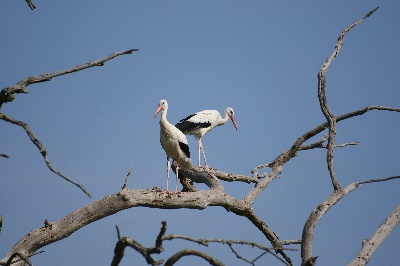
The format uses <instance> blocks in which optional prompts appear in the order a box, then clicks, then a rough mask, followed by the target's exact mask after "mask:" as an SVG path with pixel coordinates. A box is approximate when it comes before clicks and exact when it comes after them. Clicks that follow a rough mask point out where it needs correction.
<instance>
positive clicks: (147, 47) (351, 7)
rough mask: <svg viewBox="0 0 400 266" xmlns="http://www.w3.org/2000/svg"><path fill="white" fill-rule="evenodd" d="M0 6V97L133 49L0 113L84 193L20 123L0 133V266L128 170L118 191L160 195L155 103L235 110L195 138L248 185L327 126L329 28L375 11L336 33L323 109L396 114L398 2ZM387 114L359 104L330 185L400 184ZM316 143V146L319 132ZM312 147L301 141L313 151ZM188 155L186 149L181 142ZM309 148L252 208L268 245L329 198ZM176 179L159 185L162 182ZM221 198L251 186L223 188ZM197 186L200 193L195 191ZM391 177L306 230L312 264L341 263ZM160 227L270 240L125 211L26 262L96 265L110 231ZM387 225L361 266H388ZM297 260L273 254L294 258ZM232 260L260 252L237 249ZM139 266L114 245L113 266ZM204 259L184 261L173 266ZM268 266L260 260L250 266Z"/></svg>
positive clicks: (391, 188) (393, 247) (151, 231)
mask: <svg viewBox="0 0 400 266" xmlns="http://www.w3.org/2000/svg"><path fill="white" fill-rule="evenodd" d="M33 3H34V4H35V5H36V6H37V9H36V10H35V11H31V10H30V9H29V8H28V6H27V5H26V3H25V1H23V0H19V1H15V0H13V1H12V0H6V1H2V7H1V9H0V22H1V23H0V25H1V26H0V37H1V44H0V46H1V49H0V73H1V75H0V81H1V86H0V87H1V89H3V88H5V87H7V86H12V85H14V84H16V83H17V82H19V81H20V80H22V79H24V78H26V77H28V76H32V75H41V74H44V73H49V72H55V71H59V70H64V69H67V68H70V67H74V66H76V65H80V64H83V63H86V62H89V61H92V60H95V59H99V58H102V57H105V56H106V55H109V54H111V53H114V52H117V51H123V50H128V49H132V48H138V49H140V52H137V53H134V54H132V55H125V56H122V57H119V58H116V59H114V60H112V61H110V62H108V63H106V65H105V66H103V67H96V68H91V69H87V70H84V71H81V72H78V73H75V74H70V75H67V76H62V77H58V78H55V79H53V80H51V81H50V82H45V83H41V84H35V85H32V86H29V87H28V91H29V93H28V94H26V95H21V94H20V95H17V98H16V99H15V100H14V102H12V103H8V104H5V105H4V106H3V108H2V109H1V111H2V112H4V113H5V114H7V115H9V116H11V117H13V118H15V119H18V120H22V121H24V122H26V123H28V124H29V125H30V127H31V129H32V130H33V132H34V133H35V134H36V136H37V137H38V138H39V139H40V140H41V142H42V143H43V145H45V147H46V148H47V151H48V156H49V159H50V161H51V163H52V164H53V166H54V167H55V168H56V169H57V170H60V171H61V172H63V173H64V174H65V175H67V176H69V177H70V178H72V179H74V180H75V181H77V182H79V183H81V184H83V185H84V186H85V187H86V189H88V190H89V191H90V192H91V193H92V194H93V198H88V197H87V196H86V195H85V194H84V193H82V192H81V191H80V190H79V189H78V188H76V187H75V186H73V185H71V184H70V183H67V182H65V181H64V180H63V179H61V178H60V177H58V176H57V175H55V174H53V173H52V172H50V171H49V170H48V168H47V167H46V165H45V163H44V161H43V158H42V157H41V155H40V153H39V151H38V150H37V148H36V147H35V146H34V145H33V144H32V143H31V141H30V140H29V138H28V136H27V135H26V133H25V132H24V131H23V130H22V128H20V127H17V126H14V125H11V124H9V123H5V122H4V121H1V122H0V136H1V139H0V153H5V154H7V155H9V156H10V159H4V158H0V169H1V171H0V177H1V193H0V215H2V216H3V218H4V222H3V228H2V231H1V234H0V254H1V255H0V257H4V256H5V254H6V253H7V252H8V251H9V250H10V249H11V247H12V246H13V245H14V244H15V243H16V242H17V241H18V240H19V239H20V238H21V237H23V236H24V235H26V234H27V233H28V232H30V231H31V230H34V229H37V228H39V227H41V226H43V223H44V220H45V219H48V220H50V221H56V220H59V219H61V218H62V217H64V216H65V215H67V214H68V213H70V212H72V211H74V210H76V209H78V208H81V207H82V206H84V205H87V204H89V203H91V202H93V201H95V200H98V199H101V198H103V197H105V196H107V195H109V194H112V193H115V192H116V191H118V190H119V189H120V188H121V186H122V185H123V182H124V179H125V176H126V174H127V172H128V171H129V169H130V167H131V166H132V165H133V166H134V170H133V173H132V176H131V178H130V181H129V184H128V188H130V189H138V188H152V187H154V186H158V187H161V188H164V186H165V153H164V151H163V150H162V148H161V146H160V143H159V124H158V120H159V118H157V119H153V118H152V115H153V114H154V112H155V109H156V107H157V102H158V101H159V100H160V99H163V98H165V99H167V100H168V103H169V112H168V120H169V121H171V122H172V123H176V122H178V121H179V119H181V118H184V117H186V116H187V115H189V114H191V113H193V112H196V111H200V110H204V109H217V110H219V111H220V112H222V111H223V110H224V109H225V108H226V107H227V106H231V107H233V108H234V110H235V116H236V121H237V124H238V128H239V130H238V131H237V132H236V131H235V130H234V128H233V126H232V124H231V123H228V124H227V125H225V126H223V127H219V128H217V129H215V130H214V131H212V132H211V133H209V134H208V135H207V136H206V137H205V138H204V142H203V143H204V147H205V151H206V154H207V159H208V162H209V164H210V166H212V167H215V168H218V169H220V170H221V171H225V172H231V173H239V174H245V175H250V171H251V170H252V169H253V168H254V167H256V166H258V165H261V164H264V163H267V162H270V161H271V160H273V159H274V158H275V157H276V156H278V155H279V154H280V153H281V152H282V151H284V150H286V149H288V148H289V147H290V146H291V145H292V144H293V142H294V141H295V140H296V139H297V138H298V137H299V136H300V135H302V134H303V133H304V132H306V131H308V130H310V129H312V128H314V127H315V126H317V125H319V124H321V123H323V122H324V116H323V115H322V113H321V110H320V107H319V103H318V99H317V73H318V71H319V69H320V67H321V65H322V63H323V61H324V60H325V59H326V58H327V57H329V56H330V55H331V53H332V51H333V48H334V46H335V44H336V40H337V37H338V36H339V34H340V32H341V31H342V30H343V29H344V28H345V27H346V26H348V25H349V24H351V23H352V22H354V21H356V20H358V19H359V18H361V17H362V16H364V14H366V13H367V12H368V11H370V10H372V9H373V8H375V7H376V6H380V9H379V10H378V11H377V12H376V13H375V14H373V16H371V17H370V18H368V19H367V20H366V21H364V22H363V23H361V24H360V25H358V26H357V27H356V28H354V29H353V30H352V31H351V32H350V33H349V34H348V35H346V37H345V44H344V46H343V49H342V51H341V52H340V54H339V56H338V58H337V59H336V60H335V61H334V62H333V64H332V65H331V67H330V69H329V71H328V74H327V98H328V104H329V107H330V108H331V111H332V112H333V113H334V114H335V115H340V114H344V113H347V112H351V111H354V110H357V109H361V108H363V107H366V106H369V105H383V106H391V107H400V101H399V99H400V91H399V84H400V75H399V70H398V62H399V60H400V52H399V49H398V47H399V46H400V34H399V33H400V16H399V11H400V3H399V2H397V1H357V2H356V1H295V2H292V1H250V2H249V1H162V2H161V1H159V2H156V1H118V2H110V1H40V0H36V1H34V2H33ZM399 122H400V114H399V113H391V112H385V111H371V112H368V113H367V114H365V115H363V116H361V117H356V118H353V119H351V120H348V121H343V122H340V123H339V124H338V126H337V143H338V144H341V143H345V142H353V141H359V142H360V145H358V146H350V147H346V148H343V149H337V150H336V151H335V157H334V158H335V170H336V172H337V176H338V180H339V182H340V183H341V185H342V186H343V187H345V186H347V185H348V184H350V183H352V182H356V181H363V180H368V179H374V178H384V177H389V176H393V175H398V174H399V170H400V167H399V159H400V155H399V152H398V149H399V146H400V141H399V138H398V134H399V129H400V127H399ZM320 137H322V135H320V136H319V137H318V138H320ZM318 138H315V139H314V141H315V140H317V139H318ZM188 140H189V145H190V148H191V152H192V160H193V161H194V162H196V160H197V153H196V149H197V141H196V140H195V139H194V138H192V137H188ZM325 154H326V151H325V150H322V149H317V150H312V151H304V152H299V154H298V156H297V157H296V158H294V159H292V160H291V161H290V162H289V163H287V164H286V165H285V167H284V169H283V172H282V176H283V177H284V178H280V179H276V180H275V181H274V182H273V183H272V184H271V185H270V186H269V187H268V188H267V189H266V190H265V191H264V192H263V193H262V195H261V196H259V197H258V198H257V200H256V201H255V203H254V209H255V211H256V213H257V214H258V215H259V216H260V217H261V218H262V219H263V220H264V221H265V222H266V223H267V224H268V225H269V226H270V227H271V228H272V229H273V230H274V231H275V233H276V234H277V235H278V236H279V238H280V239H300V237H301V233H302V228H303V225H304V223H305V221H306V219H307V217H308V216H309V215H310V213H311V211H312V210H313V209H314V208H315V207H316V206H317V205H318V204H319V203H320V202H322V201H323V200H324V199H326V197H328V196H329V195H330V194H331V193H332V191H333V189H332V186H331V182H330V178H329V173H328V170H327V167H326V162H325ZM170 184H171V185H174V181H173V179H172V180H171V182H170ZM224 186H225V188H226V189H227V191H228V192H229V193H230V194H231V195H232V196H235V197H239V198H241V197H243V196H244V195H246V193H247V192H248V191H249V189H251V187H252V185H248V184H231V183H229V184H228V183H224ZM200 187H202V186H200ZM399 189H400V181H398V180H395V181H391V182H386V183H377V184H370V185H363V186H361V187H360V188H358V189H357V190H356V191H353V192H352V193H351V194H350V195H348V196H347V197H345V198H344V199H343V200H342V201H340V202H339V203H338V204H336V205H335V206H334V207H333V208H332V209H331V210H330V211H329V212H328V213H327V214H326V215H324V216H323V217H322V219H321V220H320V221H319V223H318V224H317V226H316V228H315V234H314V245H313V254H314V255H316V256H319V258H318V262H319V265H328V266H329V265H345V264H347V263H349V262H350V261H351V260H352V259H353V258H354V257H355V256H356V254H357V253H358V251H359V250H360V248H361V241H362V240H363V239H367V238H369V237H370V236H371V235H372V234H373V232H374V231H375V230H376V229H377V228H378V226H379V225H380V224H381V222H382V221H383V220H384V219H386V217H387V216H388V215H389V213H390V212H391V211H393V209H394V208H395V207H396V206H397V205H398V204H399V202H400V193H399ZM162 220H166V221H167V223H168V229H167V233H168V234H170V233H171V234H172V233H173V234H182V235H188V236H192V237H198V238H225V239H244V240H249V241H255V242H259V243H260V244H263V245H265V246H270V243H269V242H268V241H267V240H266V239H265V238H264V237H263V236H262V234H260V233H259V231H258V230H257V229H256V228H255V227H254V226H253V225H252V224H251V223H250V222H249V221H247V220H246V219H244V218H242V217H236V216H235V215H233V214H231V213H228V212H226V210H225V209H222V208H218V207H213V208H207V209H206V210H202V211H198V210H157V209H148V208H134V209H128V210H125V211H123V212H120V213H118V214H116V215H114V216H112V217H107V218H105V219H103V220H101V221H98V222H96V223H94V224H91V225H88V226H86V227H84V228H82V229H80V230H79V231H77V232H76V233H74V234H73V235H71V236H70V237H68V238H67V239H64V240H62V241H59V242H57V243H55V244H52V245H50V246H47V247H44V248H43V250H45V251H46V252H45V253H44V254H40V255H37V256H35V257H33V258H32V261H33V263H34V264H35V265H109V264H110V262H111V259H112V256H113V250H114V247H115V243H116V241H117V235H116V230H115V225H116V224H118V225H119V227H120V229H121V234H122V235H126V236H131V237H132V238H134V239H135V240H137V241H139V242H140V243H141V244H142V245H144V246H152V245H154V241H155V237H156V235H157V234H158V232H159V229H160V227H161V221H162ZM399 239H400V229H399V228H396V230H394V231H393V233H392V234H391V235H390V236H389V238H388V239H387V240H386V241H385V242H384V243H383V244H382V245H381V247H379V249H378V250H377V252H375V254H374V255H373V256H372V259H371V261H370V263H369V265H396V263H398V258H397V257H398V256H397V254H398V252H399V251H400V250H399V246H400V243H399ZM164 247H165V252H163V253H162V254H161V255H159V256H155V259H161V258H163V259H167V258H169V256H171V255H172V254H173V253H175V252H177V251H178V250H180V249H183V248H185V247H190V248H194V249H198V250H203V251H206V252H208V253H209V254H211V255H213V256H215V257H216V258H218V259H219V260H221V261H222V262H224V263H225V264H226V265H246V264H244V263H242V262H241V261H239V260H238V259H236V258H235V256H234V255H233V253H232V252H231V251H230V250H229V248H228V247H227V246H222V245H219V244H212V245H210V247H209V248H203V247H201V246H198V245H192V244H189V243H187V242H184V241H179V240H176V241H173V242H165V243H164ZM294 247H295V248H296V247H297V248H298V249H299V251H288V252H287V254H288V255H289V256H290V257H291V258H292V260H293V261H294V263H295V264H296V265H299V263H300V246H294ZM238 250H240V251H241V252H242V255H245V256H246V257H247V258H254V257H255V256H257V255H258V254H259V253H258V252H256V250H255V249H254V248H253V249H251V248H242V247H238ZM133 262H136V263H138V264H139V265H146V263H145V261H144V259H143V258H142V257H141V256H140V255H138V254H137V253H136V252H135V251H133V250H129V249H127V250H126V256H125V258H124V260H123V262H122V263H121V265H131V264H132V263H133ZM188 263H190V264H191V265H206V263H205V262H204V261H202V260H200V259H197V258H193V257H191V258H184V259H182V260H181V261H180V263H178V265H187V264H188ZM267 263H268V265H280V264H279V262H278V261H276V260H275V259H274V258H272V257H271V256H268V255H266V256H264V257H263V258H262V259H260V260H259V265H267Z"/></svg>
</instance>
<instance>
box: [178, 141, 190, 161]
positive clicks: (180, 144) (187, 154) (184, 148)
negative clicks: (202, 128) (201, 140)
mask: <svg viewBox="0 0 400 266" xmlns="http://www.w3.org/2000/svg"><path fill="white" fill-rule="evenodd" d="M179 148H180V149H181V150H182V151H183V153H185V154H186V157H188V158H190V151H189V146H188V145H187V144H185V143H183V142H180V141H179Z"/></svg>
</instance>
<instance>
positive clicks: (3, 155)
mask: <svg viewBox="0 0 400 266" xmlns="http://www.w3.org/2000/svg"><path fill="white" fill-rule="evenodd" d="M0 157H4V158H7V159H9V158H10V156H8V155H7V154H2V153H1V154H0Z"/></svg>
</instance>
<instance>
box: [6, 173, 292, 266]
mask: <svg viewBox="0 0 400 266" xmlns="http://www.w3.org/2000/svg"><path fill="white" fill-rule="evenodd" d="M185 170H187V169H185ZM207 175H208V174H207ZM210 179H211V178H210ZM217 181H218V180H217ZM218 183H219V182H218ZM208 206H220V207H223V208H225V209H226V210H228V211H231V212H233V213H235V214H237V215H240V216H244V217H247V218H248V219H249V220H250V221H251V222H252V223H253V224H254V225H256V226H257V228H258V229H259V230H260V231H261V232H262V233H263V234H264V235H265V236H266V237H267V239H269V240H270V241H271V243H272V245H273V247H274V249H276V250H277V252H278V253H280V254H281V255H282V256H283V257H284V258H285V259H286V260H287V261H288V262H290V259H288V258H287V256H286V255H285V253H284V251H283V250H282V243H281V242H280V240H279V238H278V237H277V236H276V235H275V233H274V232H273V231H272V230H271V229H269V228H268V226H267V225H266V224H265V223H264V222H263V221H262V220H261V219H259V218H258V217H257V216H256V215H255V214H254V213H253V210H252V208H251V204H250V203H248V202H246V201H245V200H238V199H235V198H233V197H231V196H230V195H228V194H227V193H226V192H225V191H224V190H221V189H210V190H201V191H196V192H182V193H179V194H178V193H177V194H166V193H161V192H159V191H158V189H154V190H128V189H124V190H121V191H119V192H117V193H114V194H111V195H109V196H107V197H105V198H103V199H100V200H98V201H95V202H93V203H91V204H89V205H86V206H84V207H82V208H80V209H78V210H76V211H74V212H72V213H70V214H68V215H67V216H65V217H64V218H62V219H60V220H58V221H56V222H47V223H45V226H44V227H42V228H39V229H36V230H33V231H31V232H30V233H28V234H27V235H26V236H24V237H23V238H22V239H21V240H19V241H18V242H17V243H16V244H15V245H14V247H13V248H12V249H11V251H10V252H9V254H8V255H7V256H6V257H5V258H4V259H3V260H2V261H6V260H7V259H8V258H9V257H10V256H11V255H12V254H14V253H16V252H19V253H20V254H22V255H24V256H29V255H30V254H32V253H33V252H35V251H36V250H38V249H40V248H42V247H44V246H46V245H49V244H51V243H54V242H56V241H59V240H61V239H64V238H66V237H68V236H69V235H71V234H72V233H74V232H75V231H77V230H79V229H80V228H82V227H84V226H86V225H88V224H90V223H92V222H95V221H97V220H100V219H102V218H104V217H107V216H110V215H113V214H115V213H117V212H119V211H122V210H124V209H128V208H133V207H149V208H158V209H183V208H185V209H205V208H206V207H208Z"/></svg>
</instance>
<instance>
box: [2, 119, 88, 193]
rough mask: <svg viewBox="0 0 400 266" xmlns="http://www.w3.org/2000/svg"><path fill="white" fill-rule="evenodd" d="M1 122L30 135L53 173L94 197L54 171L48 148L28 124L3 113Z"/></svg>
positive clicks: (77, 184) (79, 185)
mask: <svg viewBox="0 0 400 266" xmlns="http://www.w3.org/2000/svg"><path fill="white" fill-rule="evenodd" d="M0 120H4V121H6V122H9V123H12V124H14V125H17V126H20V127H22V128H23V129H24V130H25V132H26V133H27V134H28V136H29V138H30V139H31V141H32V143H33V144H34V145H35V146H36V147H37V148H38V149H39V151H40V153H41V154H42V157H43V159H44V161H45V162H46V165H47V167H48V168H49V169H50V171H52V172H53V173H55V174H57V175H58V176H60V177H62V178H64V179H65V180H66V181H68V182H70V183H72V184H74V185H75V186H77V187H79V188H80V189H81V190H82V191H83V192H84V193H85V194H86V195H88V196H89V197H92V195H91V194H90V193H89V192H88V191H87V190H86V189H85V187H84V186H83V185H81V184H79V183H77V182H75V181H74V180H72V179H71V178H69V177H67V176H66V175H64V174H63V173H61V172H60V171H57V170H56V169H54V167H53V166H52V165H51V163H50V161H49V159H48V158H47V150H46V148H45V147H44V146H43V144H42V143H41V142H40V141H39V139H38V138H36V136H35V134H33V132H32V130H31V129H30V127H29V125H28V124H26V123H24V122H22V121H19V120H15V119H14V118H11V117H9V116H7V115H5V114H3V113H0Z"/></svg>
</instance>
